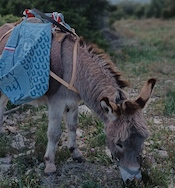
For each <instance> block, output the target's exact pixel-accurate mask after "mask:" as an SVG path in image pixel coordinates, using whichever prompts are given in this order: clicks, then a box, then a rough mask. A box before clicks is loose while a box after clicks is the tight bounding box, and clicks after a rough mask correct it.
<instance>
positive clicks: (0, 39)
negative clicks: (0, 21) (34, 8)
mask: <svg viewBox="0 0 175 188" xmlns="http://www.w3.org/2000/svg"><path fill="white" fill-rule="evenodd" d="M13 29H14V27H13V28H11V29H10V30H8V31H7V32H6V33H4V34H3V35H2V37H1V38H0V42H1V41H2V39H3V38H4V37H5V36H6V35H8V34H9V33H10V32H11V31H12V30H13Z"/></svg>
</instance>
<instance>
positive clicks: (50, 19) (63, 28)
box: [32, 8, 75, 35]
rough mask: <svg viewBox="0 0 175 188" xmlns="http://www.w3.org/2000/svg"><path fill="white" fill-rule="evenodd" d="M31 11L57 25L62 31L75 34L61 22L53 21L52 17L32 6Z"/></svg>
mask: <svg viewBox="0 0 175 188" xmlns="http://www.w3.org/2000/svg"><path fill="white" fill-rule="evenodd" d="M32 11H34V12H36V13H37V14H38V15H40V16H41V17H42V18H44V19H46V20H48V21H49V22H51V23H53V24H54V25H56V26H57V27H59V28H60V29H61V30H62V31H64V32H69V33H71V34H73V35H75V33H74V32H72V31H71V30H69V29H67V28H66V27H64V26H63V25H62V24H60V23H58V22H57V21H55V20H54V19H53V18H51V17H49V16H46V15H45V14H44V13H43V12H41V11H39V10H38V9H36V8H33V9H32Z"/></svg>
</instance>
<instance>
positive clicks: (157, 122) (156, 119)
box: [154, 116, 162, 124]
mask: <svg viewBox="0 0 175 188" xmlns="http://www.w3.org/2000/svg"><path fill="white" fill-rule="evenodd" d="M154 123H155V124H161V123H162V120H161V119H160V118H159V117H158V116H156V117H155V118H154Z"/></svg>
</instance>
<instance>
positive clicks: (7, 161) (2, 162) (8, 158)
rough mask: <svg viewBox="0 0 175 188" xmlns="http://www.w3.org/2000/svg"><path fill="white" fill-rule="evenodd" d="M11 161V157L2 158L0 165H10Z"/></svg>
mask: <svg viewBox="0 0 175 188" xmlns="http://www.w3.org/2000/svg"><path fill="white" fill-rule="evenodd" d="M11 161H12V158H11V157H3V158H0V164H10V163H11Z"/></svg>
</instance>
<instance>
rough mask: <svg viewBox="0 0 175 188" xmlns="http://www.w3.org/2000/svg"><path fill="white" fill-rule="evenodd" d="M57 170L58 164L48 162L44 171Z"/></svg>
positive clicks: (51, 171)
mask: <svg viewBox="0 0 175 188" xmlns="http://www.w3.org/2000/svg"><path fill="white" fill-rule="evenodd" d="M55 171H56V166H55V165H54V164H47V165H46V168H45V169H44V173H47V174H49V173H53V172H55Z"/></svg>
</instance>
